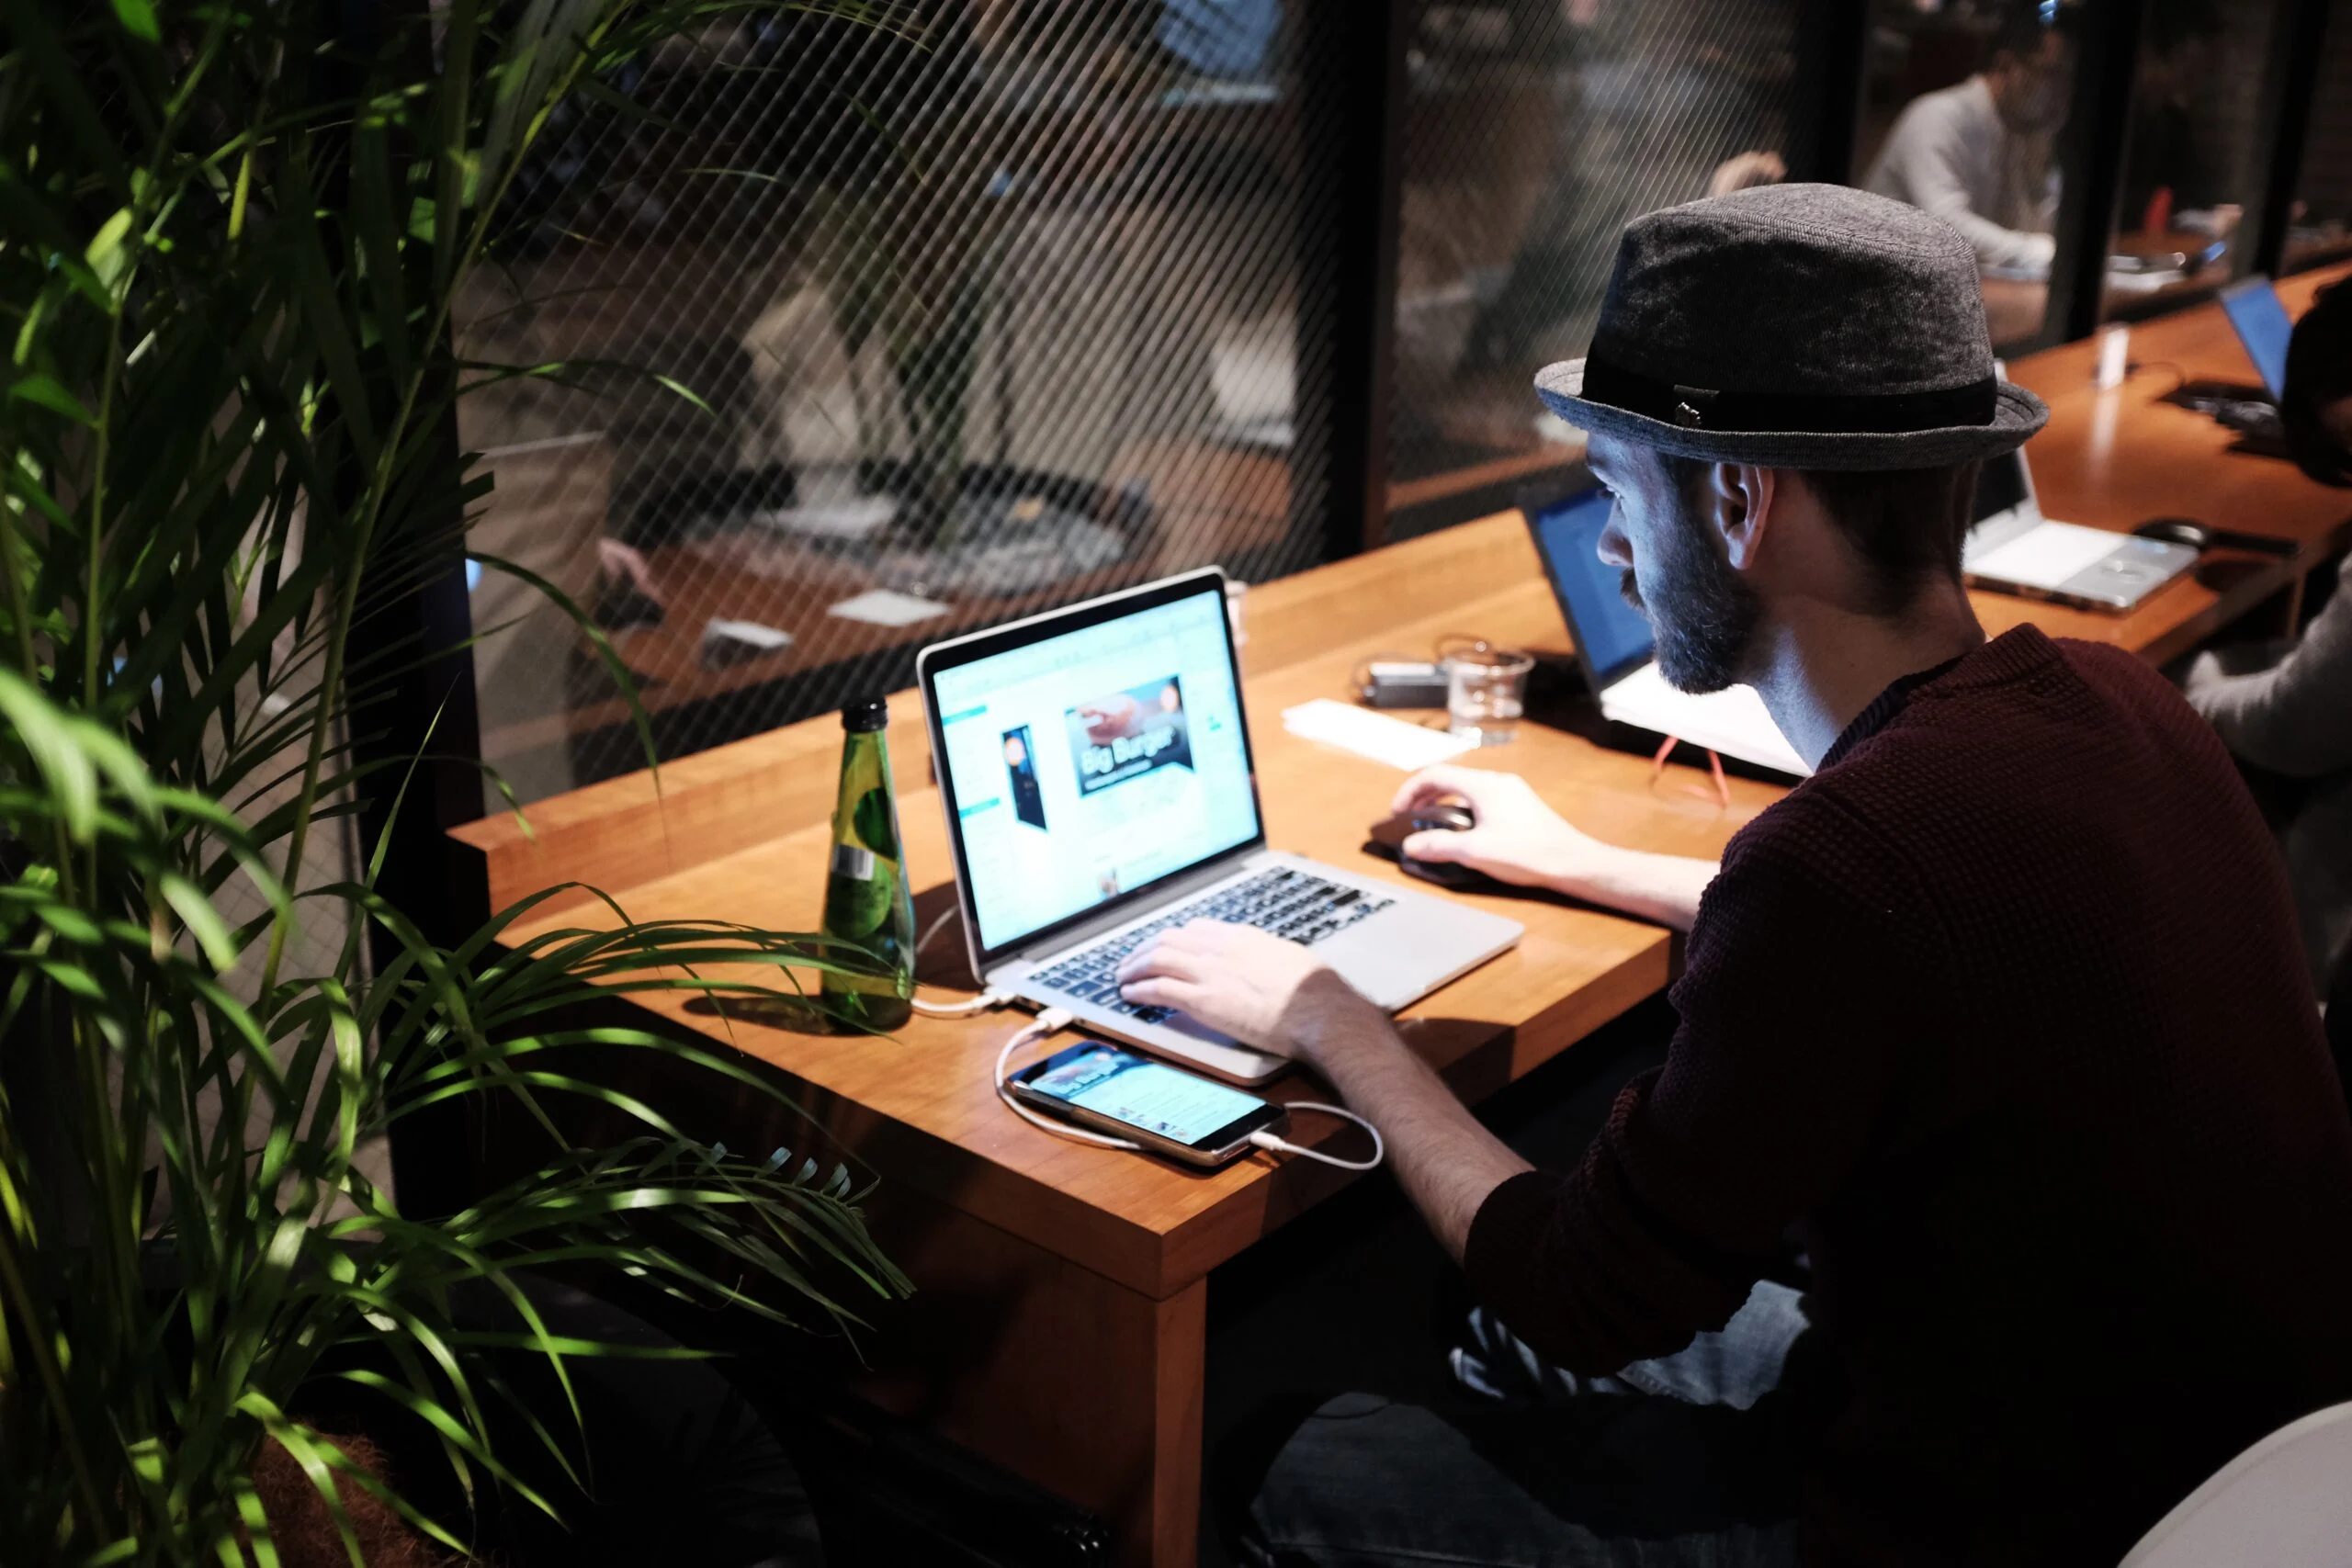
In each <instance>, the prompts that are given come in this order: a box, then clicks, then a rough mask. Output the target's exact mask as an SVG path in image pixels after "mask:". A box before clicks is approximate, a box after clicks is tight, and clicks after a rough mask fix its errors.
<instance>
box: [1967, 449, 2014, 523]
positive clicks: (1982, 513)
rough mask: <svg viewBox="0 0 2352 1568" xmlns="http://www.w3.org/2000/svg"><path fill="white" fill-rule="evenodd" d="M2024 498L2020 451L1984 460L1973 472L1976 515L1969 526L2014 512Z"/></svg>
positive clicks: (1970, 520)
mask: <svg viewBox="0 0 2352 1568" xmlns="http://www.w3.org/2000/svg"><path fill="white" fill-rule="evenodd" d="M2027 494H2028V491H2027V489H2026V482H2025V453H2024V452H2023V451H2022V450H2019V451H2016V452H2004V453H2002V454H2001V455H2000V456H1999V457H1987V458H1985V464H1984V467H1982V468H1978V469H1977V470H1976V513H1975V515H1974V516H1973V517H1971V518H1970V519H1969V522H1970V524H1971V525H1975V524H1978V523H1982V522H1984V521H1985V519H1987V518H1991V517H1998V516H1999V515H2000V514H2001V513H2004V512H2010V511H2014V510H2016V509H2017V508H2018V507H2020V506H2023V505H2024V504H2025V502H2026V496H2027Z"/></svg>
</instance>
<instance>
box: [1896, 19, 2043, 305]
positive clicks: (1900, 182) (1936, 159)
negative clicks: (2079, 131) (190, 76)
mask: <svg viewBox="0 0 2352 1568" xmlns="http://www.w3.org/2000/svg"><path fill="white" fill-rule="evenodd" d="M2074 30H2075V13H2074V11H2073V9H2072V8H2071V7H2070V6H2064V5H2059V4H2030V3H2028V4H2019V5H2017V6H2014V7H2013V8H2012V9H2011V10H2009V11H2008V12H2007V13H2006V14H2005V15H2004V18H2003V20H2002V23H2001V27H2000V30H1999V31H1998V32H1996V34H1995V35H1994V37H1993V41H1992V46H1991V54H1990V55H1989V57H1988V58H1987V59H1986V61H1985V68H1984V69H1983V70H1981V71H1979V72H1977V73H1976V74H1975V75H1973V76H1971V77H1970V78H1969V79H1968V80H1967V81H1965V82H1962V83H1960V84H1959V85H1956V86H1951V87H1945V88H1942V89H1941V90H1939V91H1937V92H1933V93H1922V94H1921V95H1919V96H1917V98H1914V99H1913V100H1912V101H1911V102H1910V103H1909V104H1908V105H1906V106H1905V108H1904V110H1903V113H1902V114H1901V116H1899V117H1898V118H1896V120H1895V122H1894V130H1891V131H1889V132H1888V133H1887V138H1886V145H1885V146H1884V147H1883V148H1881V149H1880V150H1879V155H1878V161H1877V162H1876V163H1875V164H1871V172H1870V175H1869V177H1868V178H1867V179H1865V180H1864V181H1863V182H1862V186H1863V188H1864V189H1866V190H1869V191H1871V192H1874V193H1875V194H1877V195H1879V196H1887V197H1894V199H1895V200H1897V201H1903V202H1908V203H1910V204H1911V205H1912V206H1913V207H1917V208H1919V209H1922V210H1923V211H1927V212H1932V213H1934V214H1935V215H1936V216H1937V217H1939V218H1940V219H1942V220H1944V221H1945V222H1947V223H1950V224H1951V226H1952V227H1953V228H1955V229H1957V230H1959V231H1961V233H1962V235H1963V236H1965V237H1966V239H1967V241H1968V243H1969V244H1970V245H1971V246H1972V247H1973V249H1974V250H1975V252H1976V262H1977V265H1979V266H1985V267H2001V268H2005V269H2007V270H2011V271H2016V272H2024V273H2031V274H2034V275H2036V276H2049V273H2050V261H2051V256H2052V253H2053V252H2054V251H2055V249H2056V245H2057V242H2056V241H2055V240H2054V239H2052V237H2051V233H2050V227H2051V223H2052V219H2053V218H2054V216H2055V212H2054V209H2055V206H2056V203H2055V202H2054V201H2053V200H2052V181H2051V173H2050V172H2051V163H2050V153H2051V142H2052V137H2053V136H2054V134H2055V132H2056V131H2057V129H2058V127H2059V126H2060V125H2062V124H2063V123H2064V121H2065V118H2066V108H2067V104H2068V100H2069V99H2070V98H2071V97H2072V96H2073V87H2074V75H2075V42H2074V37H2073V34H2074Z"/></svg>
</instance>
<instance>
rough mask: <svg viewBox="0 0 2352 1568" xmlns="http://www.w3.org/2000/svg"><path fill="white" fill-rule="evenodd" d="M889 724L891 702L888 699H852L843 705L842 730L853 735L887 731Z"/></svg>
mask: <svg viewBox="0 0 2352 1568" xmlns="http://www.w3.org/2000/svg"><path fill="white" fill-rule="evenodd" d="M889 724H890V702H889V699H888V698H887V697H852V698H851V699H850V700H849V701H847V702H845V703H843V704H842V728H843V729H846V730H848V731H849V732H850V733H851V734H852V735H865V734H870V733H872V732H873V731H875V730H876V729H887V728H889Z"/></svg>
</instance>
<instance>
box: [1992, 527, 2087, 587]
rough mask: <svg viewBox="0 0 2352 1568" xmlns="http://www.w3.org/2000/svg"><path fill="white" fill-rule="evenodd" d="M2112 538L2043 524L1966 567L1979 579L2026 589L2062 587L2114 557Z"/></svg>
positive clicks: (2077, 528)
mask: <svg viewBox="0 0 2352 1568" xmlns="http://www.w3.org/2000/svg"><path fill="white" fill-rule="evenodd" d="M2116 543H2117V540H2116V536H2114V535H2113V534H2110V533H2109V532H2108V531H2107V530H2106V529H2104V528H2086V527H2084V526H2082V525H2080V524H2076V523H2044V524H2042V525H2040V526H2039V527H2034V528H2029V529H2027V530H2026V531H2025V532H2024V533H2022V534H2020V535H2018V536H2017V537H2016V538H2014V539H2011V540H2010V541H2009V542H2008V543H2007V544H2006V545H2003V546H2002V547H2000V548H1998V549H1996V550H1992V551H1989V552H1987V553H1986V554H1985V555H1983V556H1980V557H1978V558H1976V559H1974V560H1973V561H1970V562H1969V563H1968V570H1970V571H1973V572H1974V573H1975V574H1976V575H1977V576H1979V577H1992V578H1998V579H1999V580H2000V581H2003V582H2015V583H2020V584H2022V585H2024V586H2025V587H2028V588H2048V589H2057V588H2063V587H2064V586H2065V585H2066V584H2067V583H2068V582H2069V581H2072V580H2073V579H2074V578H2075V574H2077V573H2078V572H2081V571H2084V570H2086V569H2088V568H2090V567H2092V566H2094V565H2096V564H2098V562H2099V561H2102V560H2104V559H2106V558H2108V557H2109V556H2110V555H2113V554H2114V553H2115V547H2116Z"/></svg>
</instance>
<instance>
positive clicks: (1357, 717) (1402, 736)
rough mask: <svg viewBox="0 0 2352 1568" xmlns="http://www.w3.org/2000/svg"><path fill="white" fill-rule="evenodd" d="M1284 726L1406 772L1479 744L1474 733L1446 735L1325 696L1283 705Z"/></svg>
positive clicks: (1436, 730)
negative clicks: (1334, 700) (1292, 706)
mask: <svg viewBox="0 0 2352 1568" xmlns="http://www.w3.org/2000/svg"><path fill="white" fill-rule="evenodd" d="M1283 728H1284V729H1287V730H1289V731H1290V732H1291V733H1292V734H1293V735H1295V736H1297V737H1299V738H1300V739H1304V740H1319V741H1321V742H1322V743H1323V744H1324V745H1326V746H1337V747H1338V748H1339V749H1340V750H1342V751H1353V752H1354V753H1355V754H1356V755H1357V756H1359V757H1369V758H1371V759H1372V760H1373V761H1375V762H1385V763H1387V764H1388V765H1389V766H1390V767H1392V768H1402V769H1404V770H1405V771H1406V772H1407V773H1411V772H1413V771H1414V770H1415V769H1418V768H1426V767H1428V766H1429V765H1430V763H1431V762H1442V761H1445V760H1446V759H1447V758H1448V757H1458V756H1460V755H1461V754H1462V753H1463V752H1464V751H1468V750H1473V749H1474V748H1476V745H1477V744H1478V742H1477V741H1476V739H1470V738H1467V737H1464V736H1456V735H1448V734H1447V733H1446V732H1445V731H1444V730H1442V729H1425V728H1422V727H1421V726H1419V725H1418V724H1408V723H1407V722H1406V721H1405V720H1403V719H1401V718H1391V717H1389V716H1387V715H1386V714H1385V713H1374V712H1373V711H1372V710H1371V709H1370V708H1361V707H1357V706H1355V705H1353V704H1351V703H1340V702H1333V701H1332V700H1331V699H1330V698H1329V697H1317V698H1316V699H1315V700H1314V701H1313V702H1311V703H1301V704H1299V705H1298V706H1296V707H1295V708H1284V709H1283Z"/></svg>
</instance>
